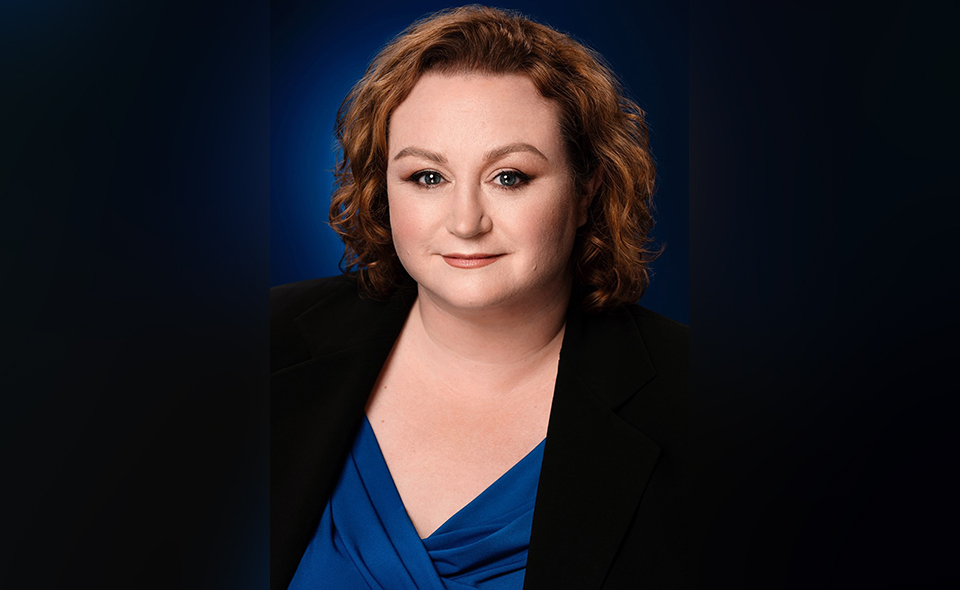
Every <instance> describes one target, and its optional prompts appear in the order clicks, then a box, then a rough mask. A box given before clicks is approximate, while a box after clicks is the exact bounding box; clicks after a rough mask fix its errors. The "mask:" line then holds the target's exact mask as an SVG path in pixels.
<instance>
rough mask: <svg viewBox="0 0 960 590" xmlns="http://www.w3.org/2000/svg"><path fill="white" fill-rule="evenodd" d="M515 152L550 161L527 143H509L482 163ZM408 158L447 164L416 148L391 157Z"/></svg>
mask: <svg viewBox="0 0 960 590" xmlns="http://www.w3.org/2000/svg"><path fill="white" fill-rule="evenodd" d="M517 152H529V153H531V154H533V155H535V156H538V157H540V158H543V159H544V160H546V161H548V162H549V161H550V159H549V158H547V157H546V156H545V155H543V152H541V151H540V150H538V149H537V148H535V147H533V146H532V145H530V144H529V143H511V144H508V145H505V146H502V147H498V148H495V149H492V150H490V151H489V152H487V153H486V154H484V161H486V162H491V161H493V160H499V159H500V158H502V157H504V156H506V155H507V154H514V153H517ZM408 156H419V157H421V158H424V159H426V160H430V161H431V162H436V163H437V164H446V163H447V158H445V157H444V156H443V155H442V154H438V153H437V152H431V151H430V150H425V149H423V148H418V147H414V146H410V147H405V148H403V149H402V150H400V151H399V152H397V155H396V156H394V157H393V161H394V162H396V161H397V160H399V159H400V158H406V157H408Z"/></svg>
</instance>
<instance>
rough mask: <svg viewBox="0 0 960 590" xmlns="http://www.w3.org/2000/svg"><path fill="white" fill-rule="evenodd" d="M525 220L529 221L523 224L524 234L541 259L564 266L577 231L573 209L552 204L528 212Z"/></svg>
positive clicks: (571, 249)
mask: <svg viewBox="0 0 960 590" xmlns="http://www.w3.org/2000/svg"><path fill="white" fill-rule="evenodd" d="M527 219H528V220H529V221H525V223H524V226H525V227H524V228H523V229H524V233H525V235H527V236H528V239H529V240H530V242H531V245H532V246H533V247H534V248H535V249H536V250H537V251H538V252H539V253H540V255H541V257H542V259H543V260H551V261H554V263H555V264H566V262H567V260H568V259H569V257H570V254H571V252H572V251H573V242H574V239H575V237H576V231H577V228H576V223H575V222H576V213H575V211H574V210H573V208H572V207H564V206H562V205H560V204H556V203H554V204H552V205H551V206H547V207H543V208H542V209H541V210H539V211H536V212H530V213H529V216H528V217H527ZM533 220H535V221H533ZM555 264H554V265H555Z"/></svg>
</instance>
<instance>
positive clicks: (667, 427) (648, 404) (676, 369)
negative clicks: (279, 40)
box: [593, 305, 690, 454]
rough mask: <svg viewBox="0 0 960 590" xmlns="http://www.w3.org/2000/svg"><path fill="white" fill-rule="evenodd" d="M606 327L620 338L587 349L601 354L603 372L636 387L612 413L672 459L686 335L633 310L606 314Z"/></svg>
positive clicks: (681, 419)
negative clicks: (631, 425)
mask: <svg viewBox="0 0 960 590" xmlns="http://www.w3.org/2000/svg"><path fill="white" fill-rule="evenodd" d="M606 321H608V322H611V324H616V325H617V326H619V328H618V331H617V334H618V335H620V337H619V338H617V339H613V338H608V339H605V340H606V341H605V342H597V341H596V340H595V341H594V343H593V344H594V345H595V346H596V347H597V348H598V349H599V350H600V351H603V353H604V364H603V367H604V370H605V371H607V372H609V373H611V374H616V375H618V376H619V377H618V378H619V379H622V380H623V381H624V382H625V383H636V384H637V386H638V387H639V389H636V390H635V392H634V394H633V395H632V396H630V397H629V398H628V399H627V400H624V401H622V403H619V404H618V405H617V406H616V407H617V413H618V415H619V416H620V417H621V418H623V419H625V420H626V421H627V422H629V423H631V424H633V425H634V426H636V427H638V428H639V429H640V430H642V431H643V432H645V433H646V434H647V435H648V436H649V437H650V438H651V439H653V440H654V441H655V442H656V443H657V444H658V445H660V447H661V448H662V449H664V450H670V452H671V454H672V453H673V452H674V451H675V447H676V445H677V444H678V441H680V440H681V439H682V438H683V436H684V435H683V431H684V430H685V423H686V416H687V412H688V397H687V396H688V391H689V371H690V350H689V340H690V330H689V328H688V327H687V326H685V325H684V324H681V323H680V322H677V321H674V320H671V319H669V318H666V317H664V316H662V315H660V314H658V313H656V312H654V311H651V310H649V309H647V308H645V307H641V306H639V305H626V306H622V307H618V308H616V309H614V310H611V311H609V312H607V318H606ZM608 333H609V334H611V335H612V334H613V331H612V330H610V331H608ZM614 348H615V349H614ZM595 358H597V359H599V358H600V357H599V353H597V356H596V357H595ZM597 362H598V363H599V362H600V361H599V360H598V361H597Z"/></svg>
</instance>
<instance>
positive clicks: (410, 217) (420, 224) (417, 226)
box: [387, 198, 426, 259]
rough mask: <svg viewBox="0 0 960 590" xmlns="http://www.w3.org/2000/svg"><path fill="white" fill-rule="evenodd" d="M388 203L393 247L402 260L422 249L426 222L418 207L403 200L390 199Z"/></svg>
mask: <svg viewBox="0 0 960 590" xmlns="http://www.w3.org/2000/svg"><path fill="white" fill-rule="evenodd" d="M387 202H388V203H389V207H390V231H391V233H392V234H393V246H394V248H395V249H396V250H397V254H399V255H400V257H401V259H402V258H403V257H404V256H405V255H411V254H412V253H414V252H417V251H419V250H420V249H421V245H422V243H423V241H424V229H423V228H424V227H426V220H425V219H423V216H422V215H421V213H420V211H418V209H417V208H416V207H412V206H410V204H409V203H405V202H404V201H403V200H402V199H394V198H389V199H388V201H387Z"/></svg>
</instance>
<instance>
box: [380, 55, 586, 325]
mask: <svg viewBox="0 0 960 590" xmlns="http://www.w3.org/2000/svg"><path fill="white" fill-rule="evenodd" d="M387 194H388V200H389V204H390V223H391V226H392V230H393V243H394V246H395V247H396V250H397V254H398V255H399V256H400V261H401V262H402V263H403V266H404V268H405V269H406V270H407V272H408V273H410V275H411V276H412V277H413V278H414V280H416V281H417V283H418V284H419V285H420V292H421V295H424V296H427V297H429V298H430V299H431V300H432V301H433V302H435V303H437V304H439V305H441V306H444V307H447V308H457V309H490V308H495V307H515V306H518V305H519V306H524V305H527V306H533V307H532V308H531V309H535V308H536V307H537V306H542V305H544V304H545V303H546V302H547V301H549V300H550V298H551V297H557V296H558V295H559V294H565V293H566V292H567V291H566V290H567V289H568V288H569V286H570V284H571V281H572V267H571V265H570V258H571V254H572V252H573V242H574V236H575V234H576V230H577V227H579V226H581V225H583V223H584V222H585V221H586V214H585V213H584V211H585V207H582V206H581V205H580V203H579V202H578V199H577V197H576V194H575V190H574V183H573V179H572V175H571V173H570V168H569V164H568V162H567V157H566V153H565V150H564V145H563V141H562V139H561V136H560V124H559V118H558V109H557V107H556V105H555V104H553V103H552V102H550V101H548V100H546V99H544V98H543V97H542V96H540V94H539V93H538V92H537V90H536V88H535V87H534V85H533V83H532V82H531V81H530V80H529V79H528V78H527V77H525V76H522V75H514V74H511V75H498V76H490V75H480V74H457V75H444V74H426V75H424V76H423V77H422V78H421V79H420V80H419V82H418V83H417V84H416V86H414V88H413V90H412V91H411V93H410V96H409V97H408V98H407V99H406V100H405V101H404V102H403V103H401V104H400V106H398V107H397V108H396V109H395V111H394V113H393V115H392V117H391V119H390V129H389V146H388V164H387Z"/></svg>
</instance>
